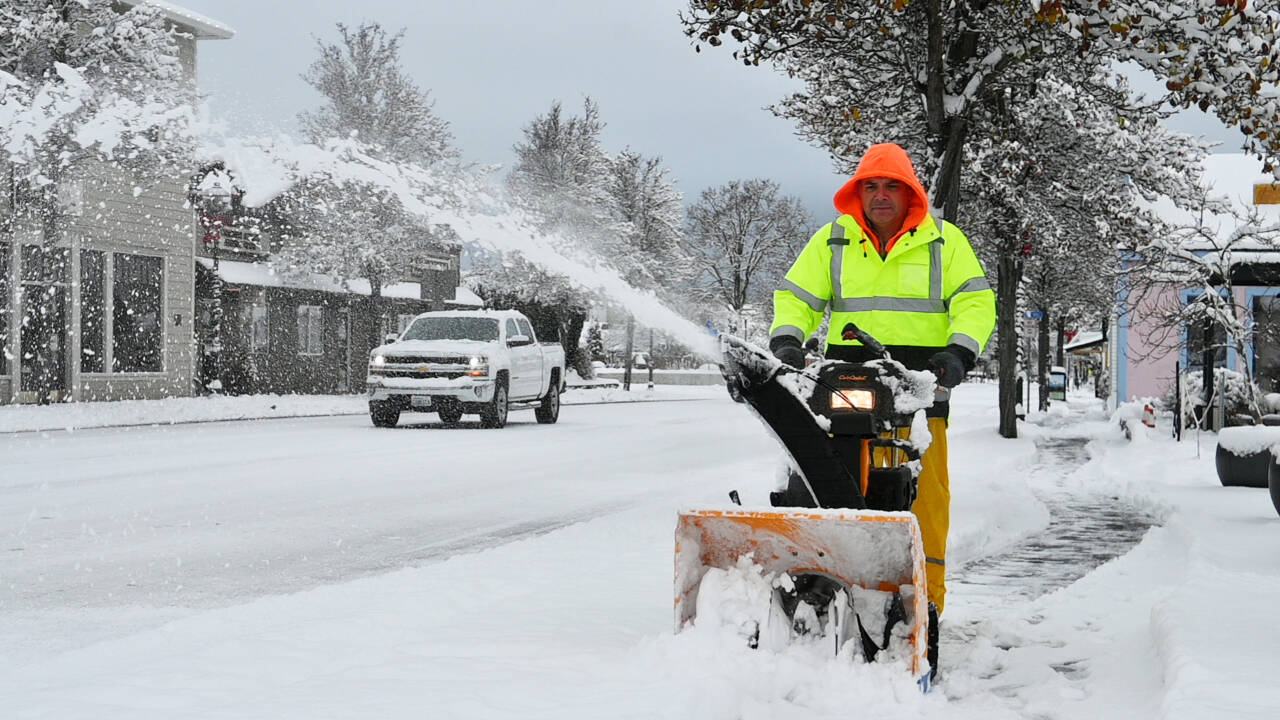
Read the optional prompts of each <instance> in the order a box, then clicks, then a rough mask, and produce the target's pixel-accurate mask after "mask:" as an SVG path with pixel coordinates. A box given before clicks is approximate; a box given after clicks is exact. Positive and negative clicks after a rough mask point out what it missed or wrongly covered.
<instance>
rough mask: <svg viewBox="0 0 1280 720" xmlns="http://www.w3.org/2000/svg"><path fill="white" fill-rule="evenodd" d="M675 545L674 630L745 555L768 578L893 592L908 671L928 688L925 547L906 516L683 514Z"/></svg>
mask: <svg viewBox="0 0 1280 720" xmlns="http://www.w3.org/2000/svg"><path fill="white" fill-rule="evenodd" d="M675 541H676V542H675V622H676V630H677V631H679V630H680V629H681V628H683V627H684V626H685V625H686V624H687V623H689V622H690V621H692V620H694V618H695V616H696V615H697V611H698V610H697V608H698V588H699V585H700V584H701V582H702V579H703V577H704V576H705V575H706V574H707V571H708V570H710V569H711V568H719V569H722V570H729V569H731V568H734V567H737V566H738V564H739V560H740V559H741V558H744V557H748V556H749V557H750V558H751V559H752V561H753V562H754V563H755V564H757V565H759V566H761V568H762V569H763V571H764V574H765V575H766V576H767V577H776V576H779V575H781V574H784V573H785V574H789V575H791V576H793V577H795V576H798V575H803V574H819V575H823V576H826V577H828V578H831V579H833V580H835V581H837V583H838V584H840V585H842V586H843V587H845V588H848V589H850V590H852V589H853V588H862V589H866V590H877V591H880V592H884V593H897V594H898V595H899V596H900V597H901V599H902V601H903V605H904V607H905V608H906V618H905V624H906V627H907V640H908V642H909V643H910V646H911V647H910V664H911V672H912V675H913V676H914V677H916V678H917V679H918V682H919V683H920V684H921V686H922V688H923V689H926V690H927V689H928V684H929V665H928V660H927V659H926V652H927V645H928V637H927V634H928V591H927V586H926V581H925V560H924V546H923V543H922V541H921V537H920V526H919V525H918V524H917V522H916V518H915V516H914V515H912V514H911V513H910V512H879V511H874V510H822V509H803V510H783V509H779V510H687V511H682V512H680V513H679V519H678V522H677V524H676V533H675ZM854 610H855V612H856V611H857V610H858V608H857V607H855V608H854Z"/></svg>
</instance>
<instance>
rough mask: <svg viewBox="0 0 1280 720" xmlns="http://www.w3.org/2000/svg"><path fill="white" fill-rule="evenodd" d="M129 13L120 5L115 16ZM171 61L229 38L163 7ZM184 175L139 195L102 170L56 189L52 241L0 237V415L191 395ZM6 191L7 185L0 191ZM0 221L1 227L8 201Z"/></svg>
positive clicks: (90, 170)
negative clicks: (171, 40)
mask: <svg viewBox="0 0 1280 720" xmlns="http://www.w3.org/2000/svg"><path fill="white" fill-rule="evenodd" d="M134 4H138V3H137V2H124V3H121V4H120V6H121V7H124V6H128V5H134ZM161 7H162V8H163V10H164V13H165V15H166V17H167V18H168V20H169V21H170V22H171V23H173V24H174V26H176V27H177V28H178V29H179V30H180V31H181V32H182V33H183V35H184V37H181V38H180V40H179V43H180V59H181V62H182V64H183V69H184V72H185V74H186V78H187V81H188V82H192V83H194V82H195V71H196V68H195V65H196V45H197V43H198V42H199V41H200V40H208V39H227V38H230V37H232V35H233V34H234V33H233V31H232V30H231V29H230V28H227V27H226V26H224V25H222V24H220V23H218V22H216V21H213V20H209V19H207V18H203V17H201V16H199V15H196V14H195V13H191V12H189V11H186V10H184V9H182V8H178V7H176V6H173V5H171V4H167V3H166V4H163V5H162V6H161ZM187 182H188V179H187V177H186V176H185V175H183V174H180V173H175V174H174V175H173V177H167V178H164V179H163V180H161V181H160V182H158V183H155V184H151V185H149V186H148V187H137V186H136V184H135V182H133V181H131V180H130V179H129V178H128V177H125V176H123V175H122V174H121V173H120V172H118V171H114V170H112V169H110V168H109V167H107V166H105V165H88V166H82V167H80V168H79V169H77V170H76V171H74V172H73V173H71V174H70V175H69V177H67V178H66V179H64V180H63V181H62V182H61V183H60V184H59V187H58V201H59V205H60V206H61V208H62V212H61V216H62V218H63V227H62V232H61V233H59V236H58V237H57V238H56V239H55V240H53V241H52V242H45V238H44V234H43V232H42V229H41V227H40V226H39V225H38V224H29V225H23V224H22V223H21V221H14V222H11V223H9V224H8V232H7V233H4V234H2V235H0V349H2V352H0V403H12V402H19V403H21V402H49V401H52V402H60V401H66V400H110V399H124V398H155V397H164V396H171V395H189V394H191V392H192V391H193V389H194V370H195V362H194V357H195V338H194V333H193V318H194V314H195V307H194V305H195V303H194V291H195V244H196V240H197V238H196V223H195V214H194V212H193V210H192V209H191V207H190V206H189V204H188V202H187ZM11 186H12V184H11ZM6 200H7V202H8V206H7V207H6V206H3V205H0V212H4V213H7V214H9V215H10V216H13V214H14V209H15V208H14V207H13V204H14V202H15V199H14V197H13V196H12V195H10V196H9V197H8V198H6Z"/></svg>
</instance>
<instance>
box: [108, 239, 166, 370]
mask: <svg viewBox="0 0 1280 720" xmlns="http://www.w3.org/2000/svg"><path fill="white" fill-rule="evenodd" d="M114 261H115V272H114V273H113V275H114V277H113V279H112V284H111V294H112V302H111V355H112V360H111V365H112V370H114V371H115V372H162V371H163V370H164V362H163V359H164V326H163V325H162V324H161V317H162V315H161V313H162V312H163V307H162V304H161V292H162V290H163V282H164V260H163V259H162V258H158V257H148V256H146V255H126V254H124V253H116V254H115V256H114Z"/></svg>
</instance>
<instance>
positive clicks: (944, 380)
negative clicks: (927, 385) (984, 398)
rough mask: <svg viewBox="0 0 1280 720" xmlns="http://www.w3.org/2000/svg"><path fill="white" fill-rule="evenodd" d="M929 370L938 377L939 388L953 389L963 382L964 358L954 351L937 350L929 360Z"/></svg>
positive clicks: (950, 349)
mask: <svg viewBox="0 0 1280 720" xmlns="http://www.w3.org/2000/svg"><path fill="white" fill-rule="evenodd" d="M929 370H930V371H932V372H933V374H934V375H936V376H937V377H938V385H939V387H944V388H953V387H955V386H957V385H959V384H960V382H961V381H962V380H964V376H965V373H966V372H967V371H966V369H965V362H964V358H963V357H962V356H961V355H960V353H959V352H957V351H956V350H954V349H952V348H950V347H948V348H947V349H945V350H939V351H938V352H936V353H934V354H933V357H931V358H929Z"/></svg>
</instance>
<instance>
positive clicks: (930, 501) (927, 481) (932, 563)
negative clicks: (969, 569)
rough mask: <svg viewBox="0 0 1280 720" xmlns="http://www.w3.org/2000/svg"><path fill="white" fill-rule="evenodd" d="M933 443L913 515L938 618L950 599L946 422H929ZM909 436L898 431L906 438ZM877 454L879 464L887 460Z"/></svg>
mask: <svg viewBox="0 0 1280 720" xmlns="http://www.w3.org/2000/svg"><path fill="white" fill-rule="evenodd" d="M929 433H930V434H932V435H933V442H932V443H930V444H929V449H928V450H926V451H925V453H924V457H923V458H921V466H922V467H921V470H920V479H919V492H918V494H917V495H916V501H915V504H913V505H912V506H911V512H913V513H915V515H916V519H917V520H918V521H919V522H920V535H921V537H922V539H923V540H924V556H925V561H924V562H925V564H924V569H925V576H926V577H927V579H928V581H929V602H932V603H934V604H936V605H937V606H938V614H939V615H941V614H942V608H943V605H944V603H945V601H946V598H947V530H948V529H949V528H950V526H951V477H950V475H949V474H948V473H947V420H946V418H936V417H935V418H929ZM909 435H910V432H908V431H906V430H902V431H899V434H898V437H902V438H906V437H908V436H909ZM883 452H884V451H883V450H878V451H877V455H876V458H877V464H880V463H882V462H884V461H885V460H887V459H888V457H887V456H884V457H881V453H883Z"/></svg>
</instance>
